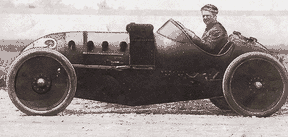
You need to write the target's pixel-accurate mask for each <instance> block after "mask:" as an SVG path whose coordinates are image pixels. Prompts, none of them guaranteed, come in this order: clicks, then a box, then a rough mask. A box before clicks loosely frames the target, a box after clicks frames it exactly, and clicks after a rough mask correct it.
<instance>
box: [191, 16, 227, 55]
mask: <svg viewBox="0 0 288 137" xmlns="http://www.w3.org/2000/svg"><path fill="white" fill-rule="evenodd" d="M192 41H193V42H194V43H195V44H196V45H198V46H199V47H200V48H202V49H203V50H205V51H207V52H209V53H212V54H218V52H219V51H220V50H221V48H222V47H223V46H224V44H226V43H227V41H228V35H227V31H226V30H225V28H224V27H223V26H222V24H221V23H219V22H216V23H213V24H209V25H207V26H206V29H205V32H204V34H203V36H202V38H201V39H200V38H199V37H198V36H196V35H195V36H194V37H193V38H192Z"/></svg>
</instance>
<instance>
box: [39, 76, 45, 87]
mask: <svg viewBox="0 0 288 137" xmlns="http://www.w3.org/2000/svg"><path fill="white" fill-rule="evenodd" d="M45 83H46V81H45V79H43V78H39V79H38V80H37V86H39V87H43V86H45Z"/></svg>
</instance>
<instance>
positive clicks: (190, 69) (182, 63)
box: [6, 19, 287, 117]
mask: <svg viewBox="0 0 288 137" xmlns="http://www.w3.org/2000/svg"><path fill="white" fill-rule="evenodd" d="M126 30H127V32H95V31H75V32H61V33H53V34H49V35H46V36H43V37H41V38H39V39H37V40H35V41H34V42H32V43H31V44H29V45H27V46H26V47H25V48H24V49H23V50H22V51H21V53H20V54H19V56H18V57H17V58H16V59H15V60H14V61H13V62H12V64H11V65H10V68H9V70H8V75H7V80H6V85H7V88H8V93H9V97H10V99H11V100H12V102H13V103H14V105H15V106H16V107H17V108H18V109H19V110H21V111H22V112H24V113H26V114H28V115H55V114H57V113H59V112H61V111H63V110H64V109H65V108H66V107H67V106H68V105H69V104H70V103H71V101H72V99H73V98H74V97H78V98H83V99H92V100H97V101H105V102H111V103H119V104H124V105H145V104H154V103H164V102H174V101H185V100H196V99H205V98H207V99H210V100H211V102H212V103H213V104H215V105H216V106H217V107H219V108H220V109H225V110H233V111H235V112H237V113H239V114H241V115H244V116H258V117H264V116H270V115H272V114H273V113H275V112H276V111H278V110H279V109H280V108H281V107H282V106H283V104H284V103H285V102H286V97H287V91H286V86H287V77H286V69H285V67H284V65H283V64H282V63H281V62H280V61H278V59H277V58H276V57H274V56H272V55H271V54H270V52H269V51H268V50H267V48H265V47H264V46H263V45H261V44H260V43H259V42H257V39H256V38H253V37H250V38H247V37H244V36H242V35H241V33H240V32H236V31H234V32H233V34H231V35H230V36H229V40H228V42H227V43H226V44H225V45H224V46H223V47H222V49H221V50H220V51H217V52H218V54H211V53H208V52H206V51H204V50H203V49H201V48H200V47H198V46H197V45H195V44H194V43H193V42H192V40H191V39H190V37H189V34H188V31H189V30H188V29H186V28H185V27H184V26H183V25H181V23H179V22H177V21H174V20H173V19H170V20H168V21H167V22H166V23H165V24H164V25H163V26H162V27H160V28H159V29H158V30H157V31H156V33H154V32H153V26H152V25H151V24H136V23H130V24H128V25H127V26H126ZM76 91H77V92H76Z"/></svg>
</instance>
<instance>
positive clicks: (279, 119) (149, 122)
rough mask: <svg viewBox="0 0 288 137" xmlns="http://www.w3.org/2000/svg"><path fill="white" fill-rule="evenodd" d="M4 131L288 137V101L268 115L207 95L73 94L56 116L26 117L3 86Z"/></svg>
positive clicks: (0, 128)
mask: <svg viewBox="0 0 288 137" xmlns="http://www.w3.org/2000/svg"><path fill="white" fill-rule="evenodd" d="M0 105H1V109H0V136H1V137H2V136H21V137H24V136H97V137H98V136H115V137H127V136H129V137H130V136H131V137H135V136H140V137H141V136H147V137H151V136H155V137H159V136H163V137H166V136H177V137H183V136H189V137H191V136H221V137H230V136H232V137H234V136H235V137H241V136H246V137H251V136H267V137H271V136H281V137H282V136H287V135H288V130H287V127H288V104H286V105H285V106H283V107H282V109H281V110H280V111H278V112H277V113H276V114H274V115H273V116H271V117H268V118H256V117H242V116H239V115H237V114H235V113H234V112H231V111H226V112H224V111H221V110H219V109H218V108H216V107H215V106H214V105H212V104H211V103H210V102H209V101H208V100H197V101H186V102H176V103H175V102H174V103H166V104H160V105H159V104H158V105H149V106H136V107H130V106H123V105H117V104H110V103H103V102H98V101H91V100H82V99H78V98H74V100H73V101H72V103H71V104H70V105H69V106H68V108H67V109H66V110H65V111H64V112H62V113H60V114H58V115H57V116H49V117H42V116H27V115H25V114H24V113H22V112H20V111H19V110H18V109H17V108H16V107H14V105H13V104H12V102H11V101H10V99H9V97H8V93H7V92H6V91H4V90H0Z"/></svg>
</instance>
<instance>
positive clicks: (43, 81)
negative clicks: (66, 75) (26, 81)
mask: <svg viewBox="0 0 288 137" xmlns="http://www.w3.org/2000/svg"><path fill="white" fill-rule="evenodd" d="M50 87H51V80H50V78H49V77H47V76H46V75H43V74H40V75H38V76H36V77H35V78H34V80H33V82H32V89H33V90H34V91H35V92H36V93H38V94H44V93H46V92H48V91H49V90H50Z"/></svg>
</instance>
